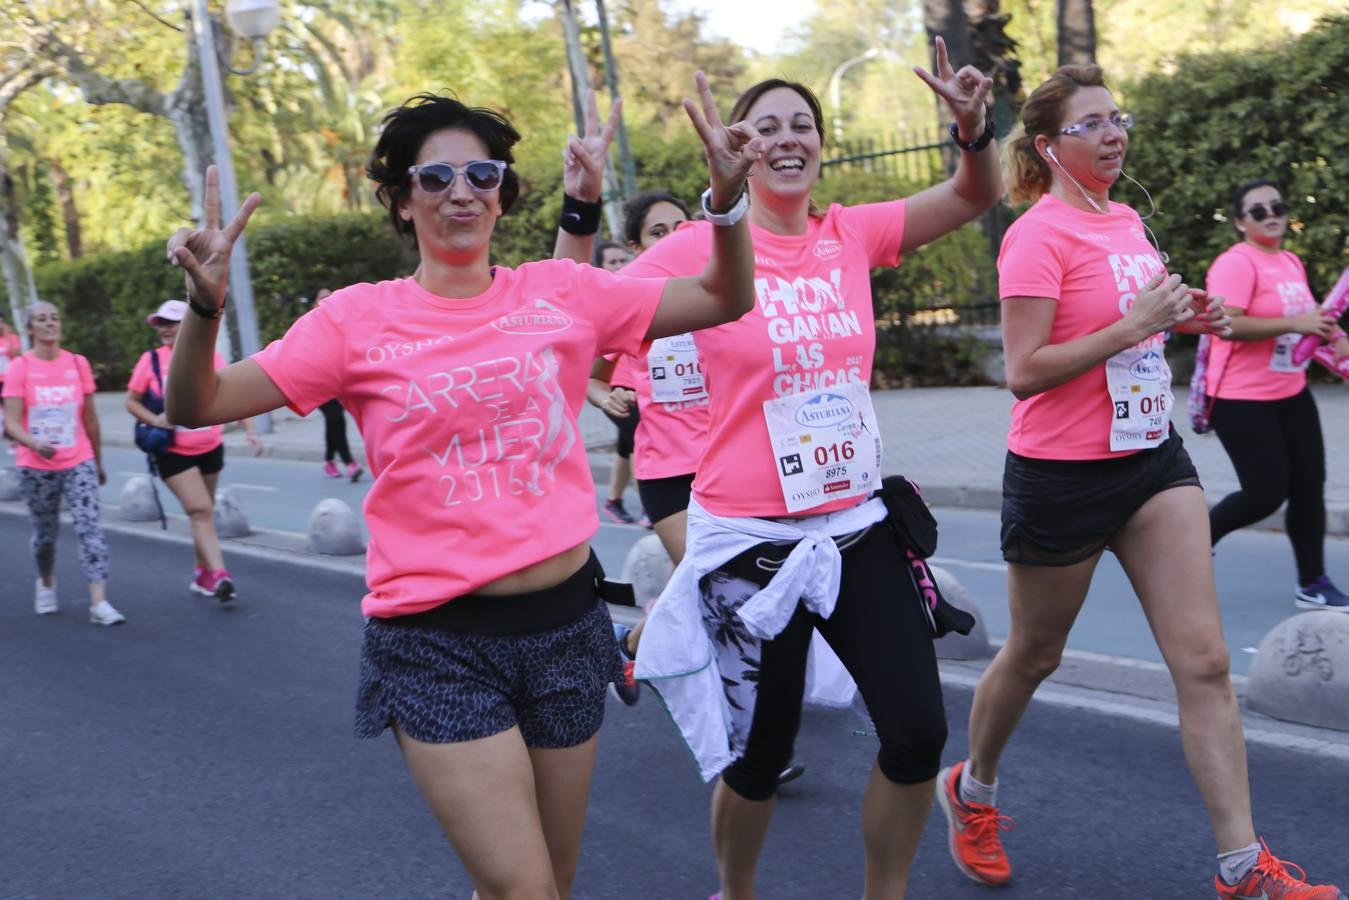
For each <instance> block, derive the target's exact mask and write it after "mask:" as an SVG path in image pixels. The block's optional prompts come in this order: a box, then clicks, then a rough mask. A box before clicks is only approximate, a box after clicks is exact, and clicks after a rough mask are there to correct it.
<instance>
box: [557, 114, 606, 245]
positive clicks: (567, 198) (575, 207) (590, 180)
mask: <svg viewBox="0 0 1349 900" xmlns="http://www.w3.org/2000/svg"><path fill="white" fill-rule="evenodd" d="M622 112H623V101H622V100H621V99H620V100H615V101H614V105H613V108H612V109H610V110H609V121H607V122H605V123H604V127H603V128H600V125H599V121H600V111H599V103H598V101H597V100H596V99H595V92H594V91H586V113H585V136H584V137H577V136H576V135H574V134H573V135H571V136H569V137H568V138H567V146H566V147H564V148H562V192H563V197H562V221H561V223H560V224H559V225H558V229H557V243H556V244H554V245H553V259H570V260H573V261H575V262H578V263H582V264H589V262H590V257H591V254H592V253H593V252H594V249H595V234H596V233H597V232H598V231H599V225H598V223H597V222H593V220H594V219H595V218H598V217H599V216H600V214H601V212H602V211H601V210H600V209H599V206H600V199H601V198H602V197H603V195H604V166H605V163H607V162H608V160H609V144H610V143H612V142H613V139H614V133H615V132H616V131H617V130H618V119H619V116H620V115H622ZM587 219H591V221H586V220H587ZM592 222H593V227H592Z"/></svg>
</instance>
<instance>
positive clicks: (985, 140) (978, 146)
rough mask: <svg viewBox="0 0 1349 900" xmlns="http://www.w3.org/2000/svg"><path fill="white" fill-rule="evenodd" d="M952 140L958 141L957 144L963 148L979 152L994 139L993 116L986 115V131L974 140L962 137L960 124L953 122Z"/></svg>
mask: <svg viewBox="0 0 1349 900" xmlns="http://www.w3.org/2000/svg"><path fill="white" fill-rule="evenodd" d="M951 140H953V141H955V142H956V146H957V147H959V148H960V149H961V150H968V151H970V152H971V153H978V152H979V151H980V150H982V149H984V148H985V147H987V146H988V145H989V142H990V141H992V140H993V117H992V116H984V133H983V134H981V135H979V136H978V137H977V138H975V139H974V140H972V141H969V142H966V141H962V140H961V139H960V126H959V125H957V124H956V123H955V122H952V123H951Z"/></svg>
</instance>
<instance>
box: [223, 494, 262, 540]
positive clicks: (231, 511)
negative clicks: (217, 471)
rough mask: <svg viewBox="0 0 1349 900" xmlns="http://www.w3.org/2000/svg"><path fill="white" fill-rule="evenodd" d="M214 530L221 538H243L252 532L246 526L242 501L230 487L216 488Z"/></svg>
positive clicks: (246, 521) (246, 519)
mask: <svg viewBox="0 0 1349 900" xmlns="http://www.w3.org/2000/svg"><path fill="white" fill-rule="evenodd" d="M215 530H216V533H217V534H219V535H220V536H221V537H222V538H237V537H243V536H244V535H246V534H251V533H252V532H253V529H252V528H250V527H249V526H248V516H246V515H244V501H243V500H242V499H240V497H239V492H238V491H236V490H234V488H232V487H226V486H224V485H222V486H220V487H218V488H216V492H215Z"/></svg>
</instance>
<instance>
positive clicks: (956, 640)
mask: <svg viewBox="0 0 1349 900" xmlns="http://www.w3.org/2000/svg"><path fill="white" fill-rule="evenodd" d="M928 568H930V569H931V570H932V577H933V578H935V579H936V580H937V589H938V590H940V591H941V595H942V596H943V597H945V598H946V602H947V603H949V604H951V605H952V606H956V607H959V608H960V609H963V610H965V612H967V613H969V614H970V615H972V616H974V629H973V630H972V631H970V633H969V634H958V633H956V632H954V631H953V632H951V633H950V634H948V635H946V637H943V638H939V639H938V640H937V641H935V642H934V645H935V646H936V648H937V658H938V659H983V658H984V657H986V656H988V655H989V649H988V631H987V629H985V628H984V617H983V615H982V614H981V613H980V612H979V607H978V605H977V604H975V602H974V598H973V597H971V596H970V592H969V591H967V590H966V589H965V586H964V585H963V584H961V583H960V582H959V581H958V580H957V579H956V577H955V576H954V575H952V574H951V573H950V572H948V571H947V570H946V569H943V568H941V567H940V566H929V567H928Z"/></svg>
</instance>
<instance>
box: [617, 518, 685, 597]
mask: <svg viewBox="0 0 1349 900" xmlns="http://www.w3.org/2000/svg"><path fill="white" fill-rule="evenodd" d="M673 571H674V563H673V562H671V561H670V554H668V553H666V552H665V545H664V544H662V543H661V542H660V538H659V537H657V536H656V535H654V534H648V535H647V536H646V537H644V538H642V539H641V540H639V541H638V542H637V543H635V544H633V545H632V549H631V550H629V551H628V557H627V559H625V560H624V561H623V575H622V577H621V578H620V579H619V580H620V581H627V582H631V583H632V590H633V592H634V593H635V594H636V595H637V604H638V605H639V606H641V607H644V608H645V607H646V606H647V605H649V604H650V603H651V601H652V600H655V599H656V598H657V597H659V596H660V592H661V591H662V590H663V589H664V588H665V582H667V581H669V580H670V573H671V572H673Z"/></svg>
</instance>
